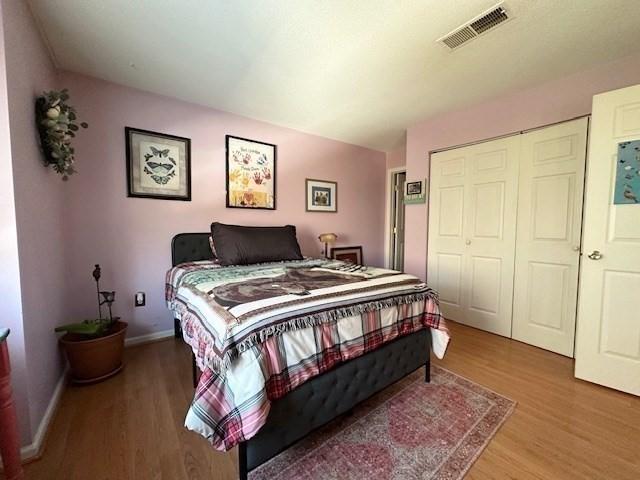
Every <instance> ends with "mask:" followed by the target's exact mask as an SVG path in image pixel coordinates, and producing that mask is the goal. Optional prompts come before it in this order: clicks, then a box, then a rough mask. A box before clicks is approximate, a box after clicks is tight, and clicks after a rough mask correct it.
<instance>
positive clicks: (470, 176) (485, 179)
mask: <svg viewBox="0 0 640 480" xmlns="http://www.w3.org/2000/svg"><path fill="white" fill-rule="evenodd" d="M519 147H520V138H519V136H514V137H509V138H505V139H500V140H494V141H490V142H485V143H482V144H478V145H472V146H469V147H463V148H459V149H455V150H449V151H444V152H439V153H434V154H433V155H432V156H431V186H430V188H431V190H430V192H431V194H430V204H429V240H428V264H427V265H428V267H427V281H428V282H429V283H430V284H431V286H433V287H434V288H435V289H437V290H438V292H439V293H440V304H441V308H442V311H443V314H444V316H445V317H446V318H450V319H453V320H455V321H458V322H460V323H464V324H467V325H470V326H473V327H476V328H481V329H483V330H487V331H490V332H493V333H497V334H499V335H504V336H507V337H510V336H511V313H512V299H513V268H514V261H513V259H514V248H515V230H516V227H515V226H516V206H517V182H518V156H519V152H520V148H519Z"/></svg>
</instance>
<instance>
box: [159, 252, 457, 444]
mask: <svg viewBox="0 0 640 480" xmlns="http://www.w3.org/2000/svg"><path fill="white" fill-rule="evenodd" d="M166 300H167V305H168V307H169V308H170V309H171V310H172V311H173V313H174V316H175V317H176V318H178V319H179V320H180V321H181V324H182V329H183V335H184V339H185V341H186V342H187V343H188V344H189V345H190V346H191V348H192V349H193V352H194V354H195V357H196V362H197V364H198V367H199V368H200V370H201V371H202V375H201V377H200V381H199V383H198V386H197V388H196V394H195V397H194V400H193V403H192V404H191V407H190V409H189V412H188V413H187V417H186V420H185V426H186V427H187V428H189V429H190V430H193V431H196V432H198V433H200V434H201V435H203V436H204V437H205V438H207V439H208V440H209V441H210V442H211V444H212V445H213V446H214V447H215V448H216V449H218V450H229V449H231V448H232V447H233V446H235V445H236V444H238V443H239V442H241V441H244V440H247V439H249V438H251V437H252V436H253V435H255V434H256V433H257V432H258V430H259V429H260V427H262V425H264V423H265V422H266V418H267V415H268V413H269V407H270V401H272V400H276V399H278V398H280V397H282V396H284V395H285V394H287V393H288V392H289V391H291V390H292V389H294V388H296V387H297V386H299V385H300V384H302V383H303V382H305V381H306V380H308V379H310V378H312V377H314V376H316V375H319V374H321V373H323V372H325V371H327V370H329V369H330V368H332V367H333V366H335V365H337V364H338V363H341V362H344V361H346V360H349V359H352V358H355V357H358V356H360V355H363V354H364V353H366V352H369V351H371V350H374V349H375V348H378V347H379V346H381V345H382V344H384V343H386V342H389V341H390V340H393V339H394V338H397V337H398V336H401V335H406V334H409V333H412V332H415V331H417V330H420V329H423V328H431V330H432V349H433V351H434V353H435V355H436V356H438V357H439V358H442V356H443V355H444V352H445V350H446V347H447V344H448V342H449V333H448V331H447V328H446V325H445V323H444V320H443V319H442V317H441V315H440V310H439V308H438V300H437V294H436V293H435V292H434V291H433V290H431V289H430V288H429V287H427V286H426V285H425V284H424V283H422V282H420V280H419V279H417V278H416V277H413V276H411V275H407V274H403V273H400V272H395V271H392V270H384V269H378V268H372V267H365V268H357V267H350V266H349V265H346V264H344V263H342V262H336V261H327V260H316V259H305V260H301V261H293V262H281V263H268V264H260V265H246V266H233V267H221V266H219V265H218V264H217V263H215V262H211V261H202V262H192V263H183V264H181V265H178V266H176V267H174V268H172V269H171V270H169V271H168V272H167V282H166Z"/></svg>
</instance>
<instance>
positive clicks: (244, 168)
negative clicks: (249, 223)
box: [226, 135, 277, 210]
mask: <svg viewBox="0 0 640 480" xmlns="http://www.w3.org/2000/svg"><path fill="white" fill-rule="evenodd" d="M226 144H227V180H226V182H227V183H226V187H227V208H253V209H258V210H260V209H261V210H275V209H276V156H277V147H276V145H273V144H271V143H264V142H258V141H257V140H249V139H248V138H241V137H234V136H231V135H227V136H226Z"/></svg>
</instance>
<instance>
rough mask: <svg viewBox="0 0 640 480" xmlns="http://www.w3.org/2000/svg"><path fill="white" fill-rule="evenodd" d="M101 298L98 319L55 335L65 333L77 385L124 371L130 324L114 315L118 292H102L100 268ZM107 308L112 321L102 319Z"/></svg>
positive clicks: (67, 327) (64, 344)
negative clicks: (127, 334)
mask: <svg viewBox="0 0 640 480" xmlns="http://www.w3.org/2000/svg"><path fill="white" fill-rule="evenodd" d="M93 278H94V279H95V281H96V291H97V294H98V318H96V319H90V320H84V321H83V322H79V323H70V324H68V325H62V326H60V327H57V328H56V329H55V331H56V332H65V334H64V335H63V336H62V337H61V338H60V343H61V344H62V347H63V348H64V351H65V353H66V355H67V359H68V360H69V366H70V369H71V378H72V380H73V381H74V382H75V383H92V382H98V381H101V380H105V379H107V378H109V377H111V376H113V375H115V374H116V373H118V372H119V371H120V370H122V367H123V363H122V354H123V352H124V337H125V334H126V332H127V323H126V322H122V321H120V317H114V316H113V315H112V313H111V305H112V304H113V302H114V300H115V294H116V292H112V291H100V265H96V266H95V269H94V270H93ZM105 304H106V305H107V307H108V309H109V318H103V316H102V306H103V305H105Z"/></svg>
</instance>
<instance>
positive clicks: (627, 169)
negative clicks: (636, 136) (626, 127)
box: [613, 140, 640, 205]
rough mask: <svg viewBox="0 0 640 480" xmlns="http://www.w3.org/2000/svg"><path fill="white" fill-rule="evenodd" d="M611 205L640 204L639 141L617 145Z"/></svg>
mask: <svg viewBox="0 0 640 480" xmlns="http://www.w3.org/2000/svg"><path fill="white" fill-rule="evenodd" d="M613 203H614V205H624V204H640V140H633V141H631V142H622V143H619V144H618V162H617V165H616V188H615V191H614V195H613Z"/></svg>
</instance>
